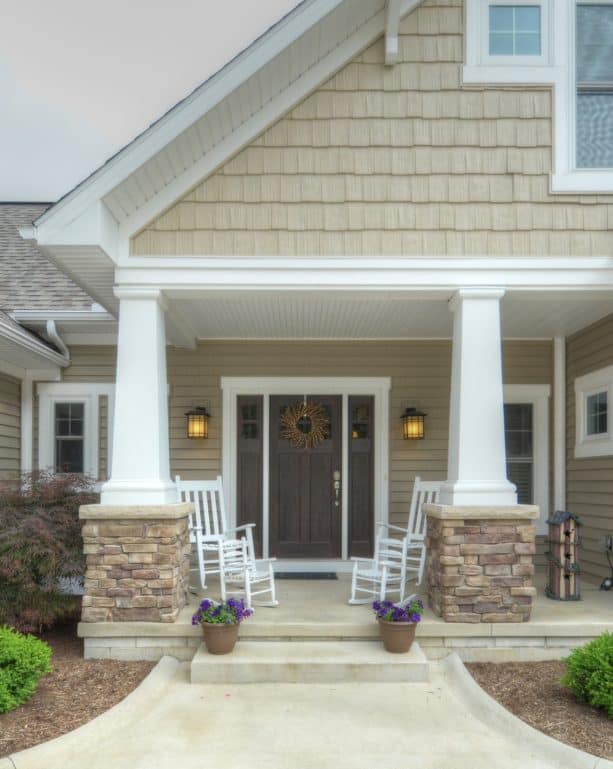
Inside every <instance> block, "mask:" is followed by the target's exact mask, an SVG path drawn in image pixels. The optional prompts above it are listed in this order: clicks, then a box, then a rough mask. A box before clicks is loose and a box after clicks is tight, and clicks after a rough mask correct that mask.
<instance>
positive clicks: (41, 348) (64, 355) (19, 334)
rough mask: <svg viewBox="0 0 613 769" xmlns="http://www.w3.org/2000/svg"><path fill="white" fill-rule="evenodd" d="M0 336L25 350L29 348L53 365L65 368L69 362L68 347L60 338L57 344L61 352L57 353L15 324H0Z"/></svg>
mask: <svg viewBox="0 0 613 769" xmlns="http://www.w3.org/2000/svg"><path fill="white" fill-rule="evenodd" d="M0 337H3V338H4V339H7V340H8V341H9V342H13V343H14V344H17V345H19V346H20V347H23V348H24V349H26V350H29V351H30V352H32V353H34V354H35V355H39V356H40V357H41V358H44V359H45V360H47V361H49V363H53V365H55V366H61V367H62V368H66V366H68V365H69V364H70V354H69V353H68V348H67V347H66V345H65V344H64V342H63V341H61V340H60V342H61V345H58V347H59V349H60V350H62V352H59V353H58V352H56V351H55V350H52V349H50V348H49V347H47V345H46V344H44V343H43V342H41V341H39V340H38V339H37V338H36V337H35V336H32V334H30V333H29V332H28V331H26V330H25V329H22V328H17V327H16V326H15V327H13V326H4V325H0ZM58 339H59V336H58ZM54 344H55V342H54Z"/></svg>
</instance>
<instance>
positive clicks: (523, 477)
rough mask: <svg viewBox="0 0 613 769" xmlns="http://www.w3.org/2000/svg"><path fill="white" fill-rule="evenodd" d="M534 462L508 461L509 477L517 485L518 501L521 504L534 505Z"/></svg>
mask: <svg viewBox="0 0 613 769" xmlns="http://www.w3.org/2000/svg"><path fill="white" fill-rule="evenodd" d="M532 474H533V471H532V462H512V461H511V462H507V477H508V479H509V480H510V481H511V483H514V484H515V485H516V486H517V502H518V504H520V505H532V504H534V500H533V489H532Z"/></svg>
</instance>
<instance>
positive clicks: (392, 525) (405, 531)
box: [381, 523, 409, 534]
mask: <svg viewBox="0 0 613 769" xmlns="http://www.w3.org/2000/svg"><path fill="white" fill-rule="evenodd" d="M381 525H382V526H387V528H388V529H391V530H392V531H400V532H402V533H403V534H408V533H409V530H408V529H403V528H402V526H394V524H392V523H386V524H381Z"/></svg>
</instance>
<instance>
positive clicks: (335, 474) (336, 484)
mask: <svg viewBox="0 0 613 769" xmlns="http://www.w3.org/2000/svg"><path fill="white" fill-rule="evenodd" d="M332 478H333V480H334V483H333V484H332V485H333V488H334V506H335V507H338V506H339V505H340V501H339V498H338V496H339V493H340V490H341V474H340V471H339V470H335V471H334V472H333V473H332Z"/></svg>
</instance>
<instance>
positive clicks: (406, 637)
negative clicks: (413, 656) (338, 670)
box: [378, 619, 417, 654]
mask: <svg viewBox="0 0 613 769" xmlns="http://www.w3.org/2000/svg"><path fill="white" fill-rule="evenodd" d="M378 622H379V627H380V628H381V638H382V640H383V646H384V647H385V651H388V652H392V654H404V653H406V652H408V651H409V649H410V648H411V644H412V643H413V640H414V639H415V629H416V625H417V623H416V622H387V621H386V620H383V619H379V620H378Z"/></svg>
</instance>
